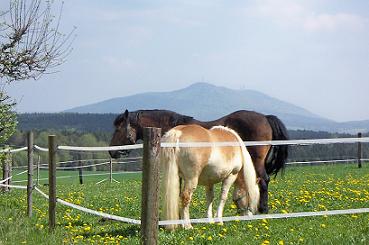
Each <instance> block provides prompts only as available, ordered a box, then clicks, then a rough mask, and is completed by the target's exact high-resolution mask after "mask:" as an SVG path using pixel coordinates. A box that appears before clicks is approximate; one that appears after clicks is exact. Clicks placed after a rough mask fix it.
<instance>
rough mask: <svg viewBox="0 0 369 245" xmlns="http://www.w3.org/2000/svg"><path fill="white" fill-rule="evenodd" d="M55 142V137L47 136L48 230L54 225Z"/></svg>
mask: <svg viewBox="0 0 369 245" xmlns="http://www.w3.org/2000/svg"><path fill="white" fill-rule="evenodd" d="M56 151H57V147H56V142H55V135H49V230H50V231H53V230H54V229H55V224H56Z"/></svg>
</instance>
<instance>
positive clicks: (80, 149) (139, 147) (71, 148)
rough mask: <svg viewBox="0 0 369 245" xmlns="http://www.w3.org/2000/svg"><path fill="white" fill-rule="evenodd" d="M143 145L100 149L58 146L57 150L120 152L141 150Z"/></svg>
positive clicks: (103, 147)
mask: <svg viewBox="0 0 369 245" xmlns="http://www.w3.org/2000/svg"><path fill="white" fill-rule="evenodd" d="M142 148H143V144H136V145H122V146H102V147H80V146H63V145H61V146H58V150H64V151H120V150H136V149H142Z"/></svg>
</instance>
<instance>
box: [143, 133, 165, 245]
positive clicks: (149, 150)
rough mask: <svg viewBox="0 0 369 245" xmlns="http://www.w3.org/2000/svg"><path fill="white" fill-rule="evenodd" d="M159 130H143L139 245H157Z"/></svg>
mask: <svg viewBox="0 0 369 245" xmlns="http://www.w3.org/2000/svg"><path fill="white" fill-rule="evenodd" d="M160 136H161V129H160V128H144V132H143V166H142V200H141V243H142V244H150V245H152V244H157V241H158V229H159V164H160Z"/></svg>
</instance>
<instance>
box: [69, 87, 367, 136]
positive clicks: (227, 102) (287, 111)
mask: <svg viewBox="0 0 369 245" xmlns="http://www.w3.org/2000/svg"><path fill="white" fill-rule="evenodd" d="M125 109H128V110H130V111H134V110H139V109H166V110H172V111H175V112H178V113H181V114H185V115H189V116H193V117H194V118H196V119H199V120H214V119H216V118H220V117H222V116H224V115H226V114H229V113H231V112H233V111H237V110H253V111H257V112H260V113H263V114H273V115H276V116H278V117H280V118H281V120H282V121H283V122H284V123H285V124H286V126H287V127H288V128H290V129H307V130H315V131H328V132H349V133H355V132H357V131H362V132H366V131H369V120H366V121H353V122H344V123H338V122H335V121H333V120H330V119H327V118H324V117H321V116H319V115H316V114H314V113H312V112H310V111H308V110H306V109H304V108H302V107H299V106H296V105H294V104H292V103H289V102H285V101H282V100H280V99H277V98H274V97H271V96H269V95H266V94H264V93H262V92H259V91H255V90H249V89H244V90H234V89H230V88H226V87H222V86H215V85H212V84H209V83H203V82H202V83H194V84H192V85H190V86H188V87H185V88H182V89H178V90H173V91H167V92H146V93H138V94H134V95H129V96H125V97H116V98H112V99H108V100H103V101H100V102H97V103H93V104H89V105H85V106H79V107H75V108H71V109H69V110H66V111H64V112H77V113H121V112H122V111H123V110H125Z"/></svg>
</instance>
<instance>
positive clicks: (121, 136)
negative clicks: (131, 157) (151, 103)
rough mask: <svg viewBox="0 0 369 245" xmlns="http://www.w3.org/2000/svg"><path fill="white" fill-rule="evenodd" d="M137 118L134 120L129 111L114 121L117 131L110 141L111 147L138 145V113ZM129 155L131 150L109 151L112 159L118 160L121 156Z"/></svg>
mask: <svg viewBox="0 0 369 245" xmlns="http://www.w3.org/2000/svg"><path fill="white" fill-rule="evenodd" d="M136 117H137V118H136V120H132V118H131V117H130V113H129V112H128V110H125V112H124V113H122V114H120V115H119V116H118V117H117V118H116V119H115V120H114V127H115V131H114V134H113V137H112V139H111V141H110V146H120V145H132V144H135V143H136V140H137V125H138V123H137V121H138V119H139V118H138V113H137V116H136ZM128 153H129V150H122V151H109V154H110V156H111V157H112V158H118V157H119V156H120V155H121V154H124V155H127V154H128Z"/></svg>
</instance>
